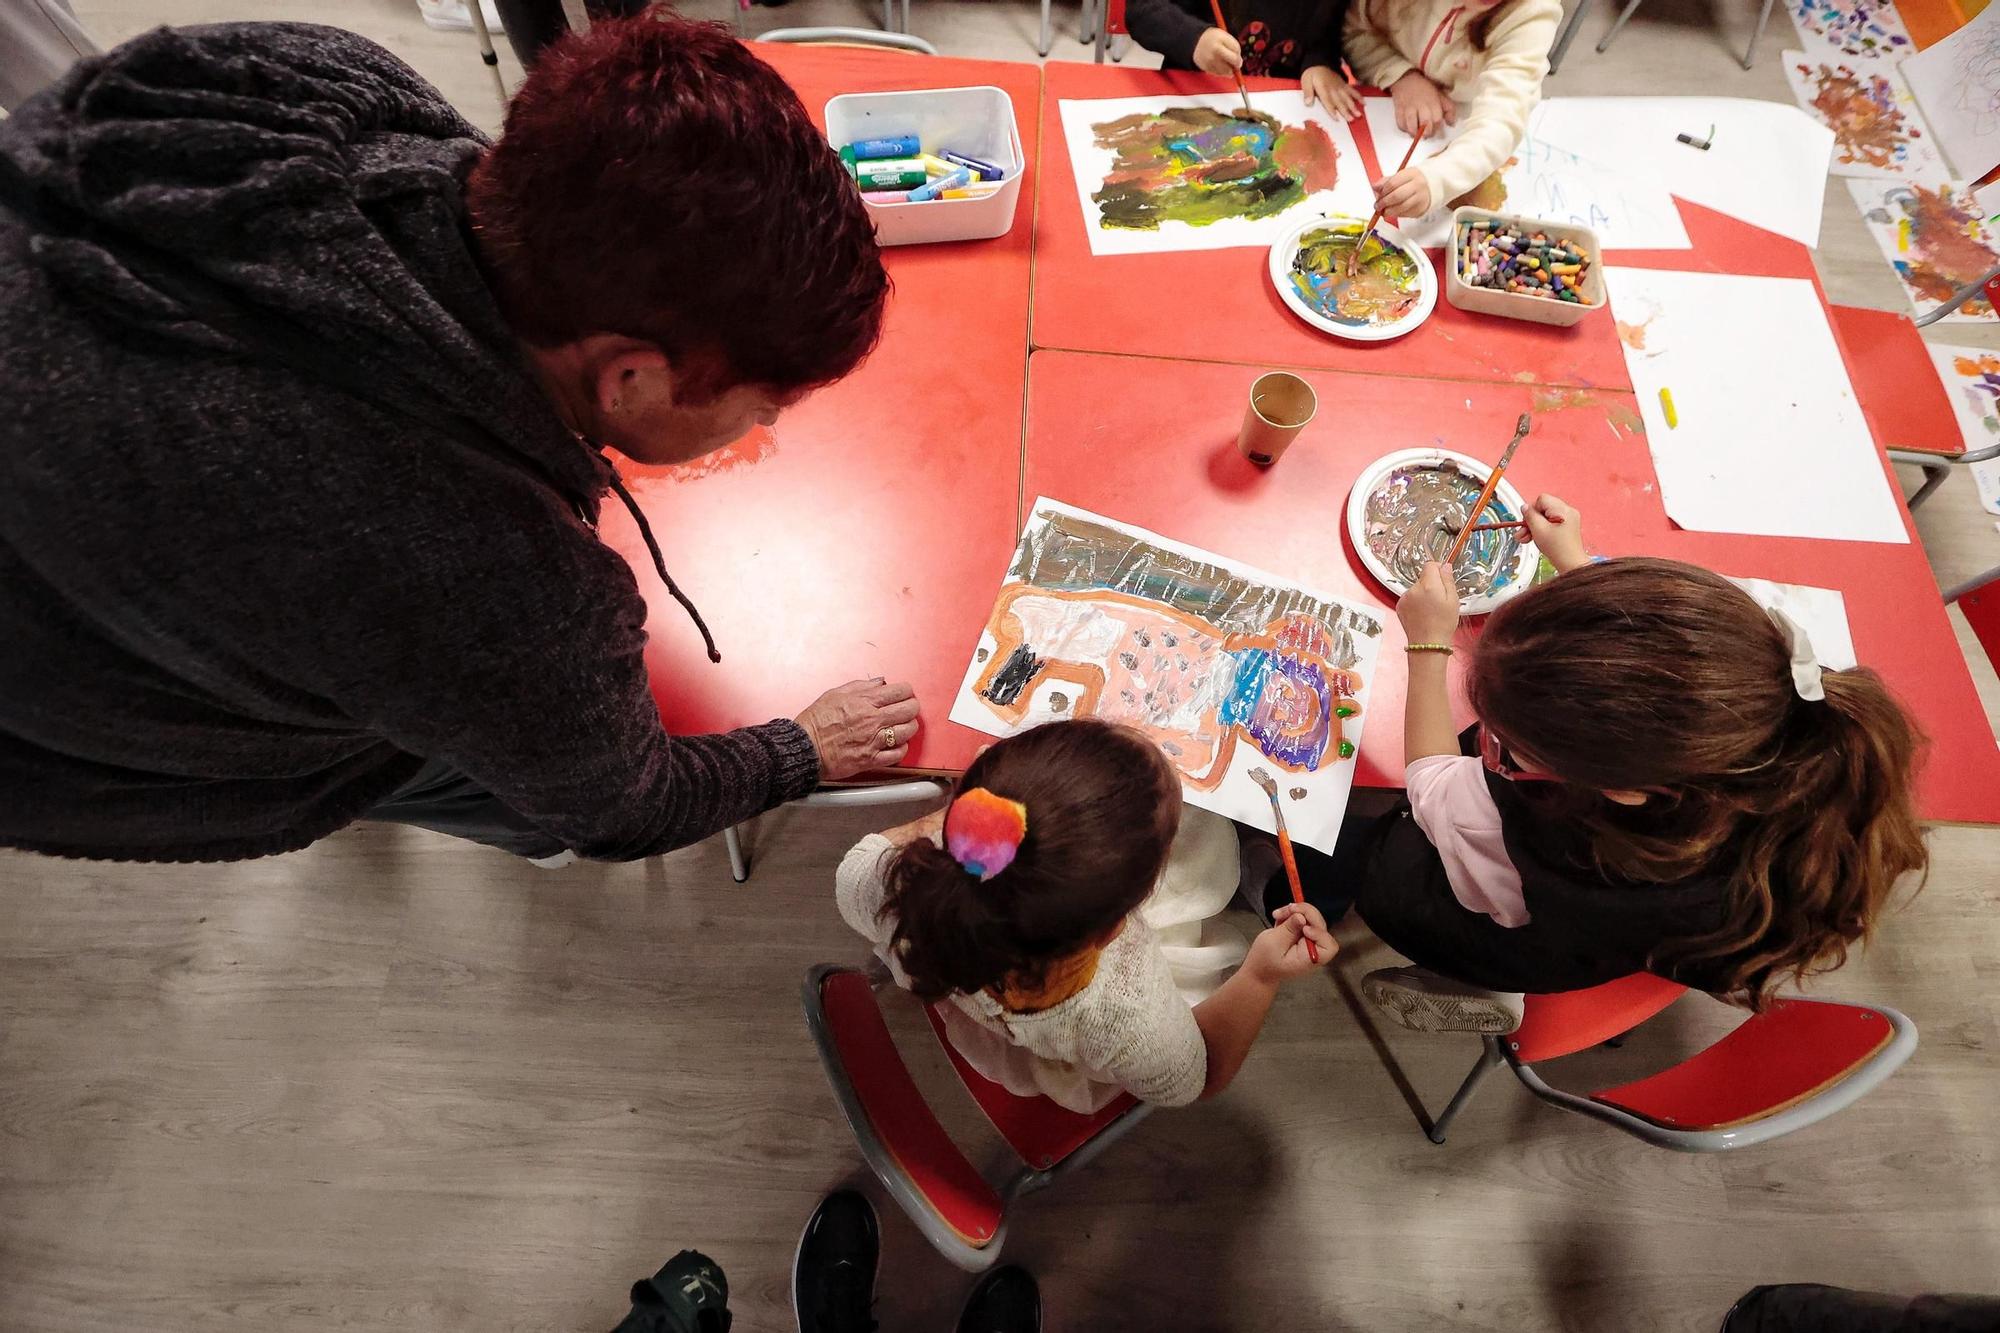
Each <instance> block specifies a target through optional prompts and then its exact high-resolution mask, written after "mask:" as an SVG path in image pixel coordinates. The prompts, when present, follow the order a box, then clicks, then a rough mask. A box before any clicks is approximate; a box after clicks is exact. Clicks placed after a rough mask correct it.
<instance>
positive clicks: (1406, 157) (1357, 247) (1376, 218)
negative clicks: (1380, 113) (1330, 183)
mask: <svg viewBox="0 0 2000 1333" xmlns="http://www.w3.org/2000/svg"><path fill="white" fill-rule="evenodd" d="M1217 3H1218V4H1219V3H1221V0H1217ZM1422 142H1423V140H1422V139H1421V138H1416V137H1413V138H1411V140H1410V146H1409V148H1408V149H1407V150H1406V151H1405V152H1404V153H1403V160H1402V161H1401V162H1399V163H1397V164H1396V170H1397V172H1398V173H1401V172H1402V171H1404V170H1406V169H1408V167H1409V165H1410V159H1411V158H1413V157H1415V156H1416V155H1417V145H1418V144H1420V143H1422ZM1381 220H1382V206H1381V205H1380V204H1377V205H1375V211H1374V212H1373V213H1370V214H1369V215H1368V225H1367V226H1365V227H1363V228H1362V229H1361V239H1360V240H1358V241H1356V242H1355V243H1354V248H1353V249H1352V250H1349V251H1348V252H1347V276H1348V277H1350V278H1351V277H1353V276H1354V265H1355V263H1356V262H1357V261H1358V260H1359V259H1360V258H1361V247H1362V245H1363V244H1364V243H1365V242H1366V241H1367V240H1368V237H1369V235H1370V233H1372V232H1373V231H1374V230H1375V224H1376V223H1378V222H1380V221H1381Z"/></svg>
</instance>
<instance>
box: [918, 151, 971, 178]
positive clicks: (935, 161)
mask: <svg viewBox="0 0 2000 1333" xmlns="http://www.w3.org/2000/svg"><path fill="white" fill-rule="evenodd" d="M917 161H919V162H921V163H923V164H924V170H925V171H927V172H929V173H930V174H931V175H933V176H949V175H951V173H952V172H954V171H957V170H958V169H959V167H960V165H961V164H960V163H957V162H947V161H945V160H944V159H943V158H941V157H939V156H938V155H937V154H936V153H919V154H918V155H917Z"/></svg>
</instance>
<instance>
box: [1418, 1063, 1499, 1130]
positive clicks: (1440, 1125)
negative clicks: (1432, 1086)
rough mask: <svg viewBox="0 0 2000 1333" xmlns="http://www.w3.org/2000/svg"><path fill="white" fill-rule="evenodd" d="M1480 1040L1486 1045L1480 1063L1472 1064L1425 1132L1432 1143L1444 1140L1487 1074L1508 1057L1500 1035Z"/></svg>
mask: <svg viewBox="0 0 2000 1333" xmlns="http://www.w3.org/2000/svg"><path fill="white" fill-rule="evenodd" d="M1480 1041H1481V1042H1482V1043H1484V1046H1483V1049H1481V1051H1480V1052H1479V1063H1477V1064H1475V1065H1473V1066H1472V1072H1470V1073H1468V1074H1467V1075H1466V1076H1465V1082H1463V1083H1461V1084H1459V1085H1458V1091H1457V1092H1454V1093H1453V1094H1452V1095H1451V1101H1449V1102H1448V1103H1446V1105H1445V1108H1444V1111H1443V1112H1442V1113H1441V1114H1440V1115H1439V1116H1438V1118H1437V1119H1436V1120H1434V1121H1432V1122H1431V1127H1430V1128H1429V1129H1428V1130H1426V1131H1425V1132H1424V1133H1425V1137H1426V1138H1428V1139H1429V1140H1430V1141H1431V1142H1432V1143H1443V1142H1444V1134H1445V1131H1446V1130H1447V1129H1450V1128H1451V1122H1452V1121H1454V1120H1456V1119H1457V1118H1458V1113H1459V1112H1460V1111H1462V1110H1464V1109H1465V1104H1466V1103H1467V1102H1469V1101H1471V1100H1472V1094H1473V1093H1474V1092H1476V1091H1478V1089H1479V1085H1480V1084H1481V1083H1484V1082H1485V1081H1486V1076H1487V1075H1488V1074H1490V1073H1492V1072H1493V1071H1494V1070H1496V1069H1498V1068H1499V1067H1500V1066H1501V1065H1502V1064H1503V1063H1504V1062H1505V1061H1506V1059H1507V1057H1506V1056H1505V1055H1503V1054H1502V1053H1501V1051H1500V1039H1499V1038H1498V1037H1481V1038H1480Z"/></svg>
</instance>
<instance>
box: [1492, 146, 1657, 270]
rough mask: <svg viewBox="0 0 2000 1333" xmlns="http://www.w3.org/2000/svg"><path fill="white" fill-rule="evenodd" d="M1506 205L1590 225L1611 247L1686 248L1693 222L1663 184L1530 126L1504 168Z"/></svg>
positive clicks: (1545, 217) (1512, 209)
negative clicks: (1689, 224) (1683, 217)
mask: <svg viewBox="0 0 2000 1333" xmlns="http://www.w3.org/2000/svg"><path fill="white" fill-rule="evenodd" d="M1500 179H1501V182H1502V184H1504V185H1505V186H1506V187H1507V195H1506V199H1505V201H1504V202H1503V203H1502V204H1501V205H1500V207H1501V210H1502V211H1504V212H1508V213H1515V214H1519V215H1520V216H1522V217H1529V218H1535V219H1538V220H1540V221H1543V222H1566V223H1569V224H1570V225H1571V226H1578V227H1589V228H1590V229H1591V230H1592V231H1595V232H1596V233H1597V240H1598V243H1599V244H1600V245H1602V246H1603V247H1604V248H1605V249H1606V250H1686V249H1688V248H1689V242H1688V234H1687V227H1686V226H1685V225H1683V224H1682V222H1681V211H1680V209H1679V207H1677V206H1676V205H1675V203H1674V201H1673V196H1672V195H1670V194H1668V193H1667V191H1666V190H1665V189H1664V188H1663V187H1661V186H1660V185H1658V184H1656V183H1654V182H1652V181H1648V180H1646V179H1645V178H1643V177H1640V176H1635V175H1632V174H1631V173H1629V172H1623V171H1618V170H1615V169H1613V168H1611V167H1607V166H1605V165H1604V164H1603V163H1601V162H1593V161H1591V160H1589V159H1588V158H1586V157H1583V156H1581V155H1579V154H1577V153H1575V152H1572V151H1571V150H1569V149H1567V148H1564V147H1561V146H1560V145H1557V144H1554V143H1551V142H1549V140H1547V139H1546V138H1544V137H1542V136H1540V135H1537V134H1536V133H1535V132H1534V131H1533V129H1530V130H1529V131H1528V132H1527V133H1526V134H1524V135H1523V136H1522V137H1521V142H1520V144H1519V146H1518V147H1516V148H1515V149H1514V152H1513V154H1512V155H1511V156H1510V157H1509V158H1508V159H1507V162H1506V164H1505V165H1504V166H1503V167H1502V168H1501V173H1500Z"/></svg>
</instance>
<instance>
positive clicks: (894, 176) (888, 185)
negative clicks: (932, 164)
mask: <svg viewBox="0 0 2000 1333" xmlns="http://www.w3.org/2000/svg"><path fill="white" fill-rule="evenodd" d="M854 179H855V181H856V183H858V184H859V185H860V186H861V188H862V189H863V190H907V189H910V188H911V187H912V186H917V185H922V184H923V183H924V182H925V181H927V180H929V179H930V173H929V172H927V171H925V170H924V164H923V163H922V162H919V161H918V160H917V159H916V158H914V157H910V158H902V159H898V160H895V161H885V162H862V163H858V164H857V165H856V167H855V172H854Z"/></svg>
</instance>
